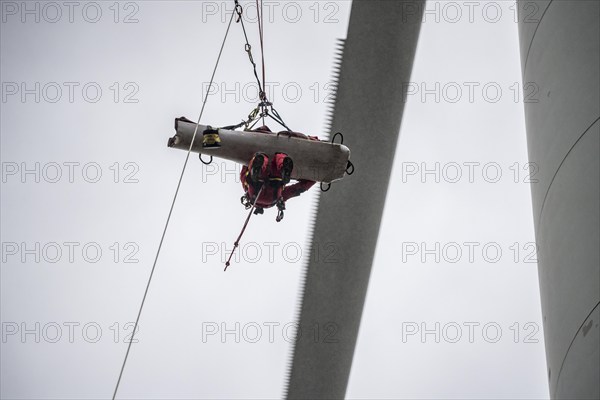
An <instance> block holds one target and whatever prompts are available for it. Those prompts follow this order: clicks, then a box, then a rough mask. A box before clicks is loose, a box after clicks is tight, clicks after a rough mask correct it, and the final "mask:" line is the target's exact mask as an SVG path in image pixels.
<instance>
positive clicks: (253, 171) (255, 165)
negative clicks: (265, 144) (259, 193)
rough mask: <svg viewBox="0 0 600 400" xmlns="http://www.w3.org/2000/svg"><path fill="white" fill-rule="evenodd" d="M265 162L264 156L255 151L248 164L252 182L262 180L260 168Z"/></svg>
mask: <svg viewBox="0 0 600 400" xmlns="http://www.w3.org/2000/svg"><path fill="white" fill-rule="evenodd" d="M264 162H265V156H264V155H263V154H261V153H256V154H255V155H254V159H253V160H252V165H251V166H250V178H252V181H253V182H258V181H260V180H262V168H263V164H264Z"/></svg>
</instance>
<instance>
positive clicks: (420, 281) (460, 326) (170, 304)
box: [0, 1, 548, 399]
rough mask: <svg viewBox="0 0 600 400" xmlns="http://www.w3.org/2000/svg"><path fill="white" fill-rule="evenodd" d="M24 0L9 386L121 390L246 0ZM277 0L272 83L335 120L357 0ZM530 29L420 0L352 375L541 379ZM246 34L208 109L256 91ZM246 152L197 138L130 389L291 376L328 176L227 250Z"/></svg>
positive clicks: (375, 384) (434, 391)
mask: <svg viewBox="0 0 600 400" xmlns="http://www.w3.org/2000/svg"><path fill="white" fill-rule="evenodd" d="M251 3H252V2H242V5H244V7H245V9H246V16H247V18H248V19H249V20H248V21H247V22H246V27H247V29H248V30H249V35H250V39H251V42H252V44H253V46H254V47H253V50H254V57H255V59H256V60H258V59H259V45H258V41H257V31H256V24H255V23H254V22H255V9H254V8H253V6H252V4H251ZM23 4H24V3H21V2H12V1H2V2H1V7H2V24H1V27H0V33H1V39H0V45H1V60H0V67H1V71H0V74H1V77H0V78H1V81H2V99H1V101H2V102H1V104H0V105H1V107H2V110H1V114H0V116H1V123H0V133H1V146H2V149H1V158H2V193H1V200H2V206H1V218H2V226H1V235H2V239H1V241H2V269H1V271H0V273H1V286H0V287H1V290H2V293H1V307H0V310H1V319H2V342H1V343H0V345H1V349H2V352H1V363H0V367H1V374H0V375H1V376H0V379H1V380H0V384H1V385H0V386H1V387H2V388H1V393H0V394H1V396H2V398H18V399H31V398H40V399H41V398H107V397H110V396H111V395H112V391H113V389H114V385H115V383H116V379H117V376H118V372H119V368H120V366H121V362H122V360H123V356H124V354H125V350H126V343H125V342H124V341H125V339H126V335H127V334H129V333H131V325H128V323H131V322H132V321H134V320H135V317H136V314H137V310H138V307H139V303H140V301H141V297H142V295H143V290H144V287H145V284H146V281H147V278H148V274H149V271H150V268H151V266H152V262H153V260H154V255H155V253H156V249H157V246H158V242H159V240H160V235H161V233H162V229H163V226H164V222H165V219H166V216H167V213H168V209H169V206H170V203H171V200H172V196H173V194H174V191H175V187H176V184H177V179H178V177H179V173H180V171H181V167H182V165H183V161H184V158H185V153H184V152H182V151H177V150H172V149H168V148H167V147H166V142H167V138H168V137H170V136H172V135H173V133H174V131H173V119H174V118H175V117H179V116H182V115H185V116H187V117H189V118H191V119H194V120H195V119H196V118H197V117H198V113H199V110H200V106H201V101H202V97H203V94H204V93H205V90H207V83H208V80H209V78H210V74H211V72H212V68H213V65H214V61H215V58H216V55H217V52H218V49H219V46H220V44H221V40H222V37H223V34H224V32H225V28H226V22H227V18H228V15H229V12H230V11H231V10H232V9H233V2H229V1H227V2H225V1H223V2H221V1H217V2H211V1H202V2H201V1H177V2H175V1H172V2H166V1H142V2H118V3H114V2H73V3H69V4H66V3H64V2H56V3H52V2H50V3H48V2H28V3H27V6H26V7H28V8H27V10H25V9H23V7H24V6H23ZM265 6H266V14H265V19H266V20H267V21H268V24H266V26H265V40H266V42H265V46H266V49H265V57H266V62H267V81H268V82H269V85H268V88H269V89H270V91H269V94H270V97H271V99H272V100H274V102H275V105H276V108H277V109H278V110H279V112H280V113H281V115H282V116H283V117H284V119H285V121H286V122H287V123H288V125H289V126H290V127H291V128H293V129H294V130H297V131H301V132H305V133H307V134H316V135H319V136H321V137H325V136H326V135H327V133H326V132H323V127H324V125H325V124H324V119H325V115H326V110H327V105H326V100H327V97H328V96H329V95H330V94H331V92H330V89H331V87H330V82H331V70H332V63H333V51H334V48H335V41H336V39H337V38H344V37H345V35H346V28H347V23H348V17H349V13H350V7H351V3H350V2H347V1H342V2H325V1H320V2H316V1H297V2H293V1H289V2H279V1H269V2H267V1H265ZM28 10H29V11H28ZM36 19H37V20H36ZM94 21H96V22H94ZM517 39H518V37H517V24H516V20H515V11H514V4H513V3H512V2H429V3H428V5H427V12H426V20H425V21H424V22H423V26H422V29H421V37H420V41H419V45H418V49H417V55H416V60H415V66H414V72H413V77H412V78H411V82H408V83H406V84H407V85H409V86H408V88H409V93H410V94H409V96H408V103H407V105H406V109H405V116H404V120H403V122H402V128H401V132H400V140H399V143H398V148H397V152H396V159H395V166H394V169H393V173H392V177H391V186H390V190H389V192H388V199H387V203H386V209H385V210H384V217H383V223H382V227H381V232H380V238H379V243H378V248H377V252H376V257H375V263H374V266H373V273H372V277H371V284H370V287H369V292H368V296H367V301H366V305H365V310H364V315H363V321H362V326H361V330H360V333H359V339H358V344H357V348H356V353H355V358H354V364H353V368H352V373H351V377H350V382H349V387H348V393H347V395H348V397H349V398H373V397H378V398H490V399H491V398H536V399H537V398H547V397H548V391H547V383H546V371H545V355H544V345H543V332H542V321H541V313H540V303H539V290H538V281H537V265H536V263H535V254H534V251H533V247H532V243H533V242H534V236H533V224H532V215H531V201H530V192H529V185H528V183H527V179H528V178H531V179H535V174H534V175H533V176H532V177H529V172H528V170H527V149H526V142H525V130H524V129H525V128H524V120H523V98H524V94H526V95H528V97H527V98H528V99H530V100H540V101H543V100H541V99H537V97H536V96H537V93H535V86H530V87H528V90H527V92H526V93H523V90H522V89H520V86H521V75H520V60H519V51H518V40H517ZM243 44H244V42H243V34H242V32H241V27H240V26H239V25H234V26H232V31H231V32H230V36H229V39H228V42H227V44H226V47H225V50H224V53H223V58H222V64H221V66H220V68H219V70H218V72H217V75H216V78H215V82H216V85H215V87H214V93H213V94H212V95H211V96H209V102H208V105H207V108H206V111H205V115H204V117H203V121H202V122H204V123H207V124H212V125H225V124H231V123H237V122H239V121H240V120H241V118H245V117H246V115H247V114H248V112H249V111H250V110H251V109H252V108H253V107H254V104H255V101H256V86H255V84H254V83H253V75H252V73H251V69H250V65H249V62H248V59H247V56H246V53H245V52H244V50H243ZM382 62H385V59H382ZM382 101H385V99H382ZM365 134H368V133H365ZM373 145H374V146H376V145H377V143H373ZM351 150H352V151H353V152H359V151H360V149H351ZM237 168H239V166H236V165H234V164H232V163H229V162H220V161H216V162H215V164H213V165H212V166H208V167H206V166H203V165H202V164H201V163H200V162H199V161H198V160H197V157H195V156H193V155H192V157H191V158H190V163H189V164H188V168H187V170H186V174H185V176H184V179H183V183H182V187H181V190H180V193H179V198H178V201H177V204H176V206H175V210H174V213H173V216H172V219H171V225H170V227H169V230H168V232H167V236H166V239H165V243H164V245H163V249H162V252H161V255H160V258H159V260H158V265H157V269H156V272H155V275H154V278H153V282H152V286H151V288H150V292H149V295H148V299H147V301H146V305H145V308H144V313H143V315H142V318H141V321H140V327H139V332H138V334H137V339H138V343H136V344H134V345H133V347H132V350H131V354H130V357H129V360H128V364H127V368H126V369H125V373H124V375H123V381H122V384H121V388H120V391H119V397H121V398H165V397H169V398H278V397H280V396H281V395H282V390H283V382H284V376H285V371H286V365H287V361H288V357H289V352H290V350H291V342H292V340H293V338H292V331H293V323H294V318H295V309H296V307H297V301H298V297H299V295H300V293H298V288H299V277H300V271H301V268H302V266H303V259H304V258H305V257H309V256H311V255H310V254H308V249H307V243H306V242H307V241H306V237H307V230H308V229H309V219H310V215H311V214H312V213H313V210H314V202H315V200H316V195H317V189H316V188H315V189H313V190H312V191H311V192H309V193H307V194H305V195H303V196H302V197H301V198H299V199H294V200H292V201H290V202H289V204H288V211H287V212H286V217H285V219H284V221H283V222H282V223H280V224H277V223H275V221H274V220H275V212H274V211H273V210H270V211H269V210H267V211H266V212H265V214H264V215H262V216H259V217H256V218H254V219H253V220H252V222H251V225H250V227H249V228H248V230H247V232H246V236H245V238H244V240H243V241H242V243H241V249H240V257H239V259H238V261H237V262H235V263H234V264H233V265H232V266H231V267H230V270H229V271H228V272H227V273H223V272H222V267H223V265H222V262H223V261H224V258H225V256H226V255H227V254H228V252H229V251H230V249H231V248H232V243H233V241H234V239H235V237H236V236H237V234H238V233H239V229H240V228H241V225H242V223H243V220H244V218H245V210H244V209H243V207H242V206H241V205H240V204H239V197H240V196H241V195H242V192H241V185H240V183H239V179H238V178H237V176H236V173H235V171H236V169H237ZM27 171H31V172H27ZM347 179H352V178H351V177H349V178H347ZM332 190H335V186H334V187H333V189H332ZM357 190H360V182H357ZM323 195H324V196H326V194H323ZM357 229H360V224H359V223H358V226H357ZM320 250H321V251H322V252H323V251H325V252H326V251H327V249H320ZM98 251H100V252H101V253H98ZM321 254H322V253H321ZM313 256H315V254H313ZM532 261H533V262H532ZM319 328H320V329H322V327H319ZM319 333H320V334H323V331H319ZM303 334H310V335H312V334H315V332H304V333H303Z"/></svg>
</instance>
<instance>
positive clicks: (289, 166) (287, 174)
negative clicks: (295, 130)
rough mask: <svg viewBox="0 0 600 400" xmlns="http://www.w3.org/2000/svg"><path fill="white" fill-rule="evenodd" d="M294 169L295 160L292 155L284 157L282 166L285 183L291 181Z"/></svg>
mask: <svg viewBox="0 0 600 400" xmlns="http://www.w3.org/2000/svg"><path fill="white" fill-rule="evenodd" d="M293 169H294V162H293V161H292V159H291V158H290V157H287V156H286V157H285V158H284V159H283V167H282V168H281V180H282V181H283V184H284V185H287V184H288V183H289V182H290V178H291V176H292V170H293Z"/></svg>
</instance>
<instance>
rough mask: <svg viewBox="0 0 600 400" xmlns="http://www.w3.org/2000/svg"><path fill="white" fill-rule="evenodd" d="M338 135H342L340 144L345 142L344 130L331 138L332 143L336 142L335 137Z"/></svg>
mask: <svg viewBox="0 0 600 400" xmlns="http://www.w3.org/2000/svg"><path fill="white" fill-rule="evenodd" d="M337 135H340V137H341V138H342V141H341V142H340V144H344V135H342V132H336V133H335V135H333V137H332V138H331V143H335V138H336V137H337Z"/></svg>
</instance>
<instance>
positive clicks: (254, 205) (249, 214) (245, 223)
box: [223, 183, 264, 271]
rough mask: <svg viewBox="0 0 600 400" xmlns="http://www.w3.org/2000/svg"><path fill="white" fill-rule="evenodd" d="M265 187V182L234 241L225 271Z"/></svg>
mask: <svg viewBox="0 0 600 400" xmlns="http://www.w3.org/2000/svg"><path fill="white" fill-rule="evenodd" d="M263 187H264V183H263V186H261V187H260V190H259V191H258V194H257V195H256V198H255V199H254V203H253V204H252V208H251V209H250V212H249V213H248V216H247V217H246V222H244V226H243V227H242V231H241V232H240V235H239V236H238V237H237V239H236V240H235V242H234V243H233V250H231V254H230V255H229V258H228V259H227V262H226V263H225V269H224V270H223V271H227V267H229V265H230V261H231V257H233V253H235V249H236V248H237V247H238V246H239V245H240V239H241V238H242V235H243V234H244V231H246V227H247V226H248V222H249V221H250V217H251V216H252V212H253V211H254V208H255V207H256V202H257V201H258V198H259V197H260V194H261V193H262V190H263Z"/></svg>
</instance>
